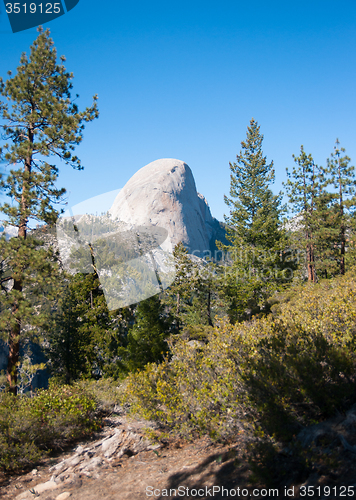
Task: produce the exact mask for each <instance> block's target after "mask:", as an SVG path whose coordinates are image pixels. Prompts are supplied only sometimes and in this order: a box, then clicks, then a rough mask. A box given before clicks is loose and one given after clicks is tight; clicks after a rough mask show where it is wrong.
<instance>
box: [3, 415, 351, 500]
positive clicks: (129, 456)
mask: <svg viewBox="0 0 356 500" xmlns="http://www.w3.org/2000/svg"><path fill="white" fill-rule="evenodd" d="M155 427H156V426H155V424H153V423H148V422H146V421H139V420H130V419H128V417H127V416H125V415H124V414H122V415H118V416H112V417H110V418H107V419H106V420H105V426H104V428H103V430H102V432H101V433H100V434H98V435H96V436H94V438H93V439H92V440H90V441H87V442H85V443H82V444H80V445H79V446H77V447H75V448H74V449H73V450H70V451H69V452H68V453H66V454H63V455H61V456H59V457H57V458H51V459H48V460H47V461H46V462H45V463H43V464H42V465H41V466H38V467H37V468H36V469H34V470H32V471H30V472H28V473H26V474H22V475H20V476H2V477H0V480H1V482H0V497H1V498H2V499H3V500H10V499H11V500H13V499H15V500H29V499H31V500H32V499H37V498H38V499H39V500H65V499H67V498H70V499H71V500H101V499H103V500H104V499H105V500H125V499H129V498H130V499H131V498H134V499H135V500H143V499H147V498H150V497H152V498H155V499H157V498H158V499H161V500H163V499H164V498H175V497H177V498H203V499H208V498H215V499H216V500H218V499H221V500H222V499H225V498H233V497H235V498H239V497H240V498H241V497H242V498H243V497H246V496H248V497H253V498H271V497H272V496H274V497H276V496H277V493H276V492H272V490H269V489H268V488H270V487H271V486H268V485H267V483H270V484H272V483H274V485H275V486H278V488H279V490H278V497H279V498H302V497H303V496H307V497H313V498H324V499H326V498H328V499H330V498H347V497H352V496H356V447H355V444H354V443H355V441H356V433H355V429H356V408H353V409H351V410H350V412H348V413H347V414H346V415H344V416H339V417H337V418H335V419H333V420H330V421H329V422H324V423H322V424H318V425H315V426H311V427H310V428H308V429H305V430H303V431H302V433H301V434H300V436H299V443H300V445H301V447H302V454H301V455H300V454H299V455H298V457H296V455H295V451H293V449H291V448H283V449H280V450H279V451H278V452H276V451H274V453H272V454H271V453H269V451H268V450H267V449H266V448H263V447H262V448H261V450H262V451H261V452H260V455H259V454H258V453H257V454H256V452H255V453H252V454H251V445H252V446H253V445H255V444H256V443H255V442H253V439H252V441H251V437H248V436H246V435H244V434H243V433H241V434H240V435H238V436H236V439H234V440H233V442H230V443H229V444H226V443H225V444H221V443H220V444H219V443H214V442H212V441H211V440H210V439H209V438H208V437H202V438H200V439H197V440H195V441H194V442H184V441H180V440H163V441H160V442H156V443H155V442H151V441H150V440H149V439H148V438H147V431H146V429H147V428H151V429H153V430H154V429H155ZM303 450H305V453H304V451H303ZM303 453H304V455H305V457H306V462H307V461H308V460H309V465H308V464H307V465H306V464H304V465H303V466H301V459H300V457H301V456H303ZM251 457H254V465H252V466H251ZM259 467H260V469H259ZM279 473H280V479H281V480H280V481H279V480H278V474H279ZM282 476H283V478H282ZM263 478H265V483H263V481H264V479H263ZM213 487H215V489H213ZM303 487H305V488H304V489H303ZM308 487H309V490H308ZM222 488H225V490H223V489H222ZM285 488H287V489H288V494H287V490H286V489H285ZM231 490H233V492H232V493H231ZM303 492H305V493H306V494H305V495H303ZM352 492H353V494H352Z"/></svg>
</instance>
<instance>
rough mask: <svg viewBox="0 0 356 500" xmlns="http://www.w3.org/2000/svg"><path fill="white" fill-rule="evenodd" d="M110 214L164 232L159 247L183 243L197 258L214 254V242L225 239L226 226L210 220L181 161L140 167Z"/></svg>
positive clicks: (205, 206)
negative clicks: (166, 233)
mask: <svg viewBox="0 0 356 500" xmlns="http://www.w3.org/2000/svg"><path fill="white" fill-rule="evenodd" d="M109 213H110V215H111V217H112V218H113V219H117V220H120V221H122V222H125V223H126V224H129V225H131V226H132V227H133V226H157V227H161V228H164V229H166V230H167V231H168V238H167V240H166V242H165V243H164V244H163V245H162V247H164V248H165V250H167V251H170V252H171V251H172V250H173V248H174V246H175V245H176V244H177V243H179V242H183V244H184V245H185V246H186V247H187V249H188V251H189V253H191V254H194V255H196V256H198V257H204V256H206V255H209V254H210V255H211V254H212V255H214V252H215V250H216V245H215V240H217V239H218V240H223V241H224V240H225V227H224V226H225V225H224V224H223V223H221V222H219V221H218V220H217V219H215V218H214V217H212V215H211V212H210V208H209V205H208V202H207V200H206V199H205V198H204V196H203V195H201V194H200V193H198V192H197V190H196V186H195V181H194V177H193V174H192V171H191V169H190V168H189V166H188V165H187V164H186V163H184V162H183V161H180V160H175V159H171V158H165V159H160V160H156V161H154V162H152V163H149V164H148V165H146V166H145V167H143V168H141V169H140V170H139V171H138V172H136V174H134V175H133V176H132V177H131V179H129V181H128V182H127V184H126V185H125V186H124V188H123V189H121V191H120V192H119V194H118V195H117V197H116V199H115V201H114V203H113V205H112V207H111V209H110V211H109Z"/></svg>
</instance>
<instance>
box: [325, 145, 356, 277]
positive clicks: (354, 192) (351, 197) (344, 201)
mask: <svg viewBox="0 0 356 500" xmlns="http://www.w3.org/2000/svg"><path fill="white" fill-rule="evenodd" d="M339 146H340V143H339V140H338V139H336V142H335V146H334V152H333V153H331V155H330V158H329V159H328V160H327V165H328V170H329V174H330V177H331V180H330V182H331V183H332V185H333V187H334V188H335V190H336V193H334V196H333V198H334V203H333V208H334V211H336V213H337V219H336V220H337V225H336V230H337V232H338V238H337V239H336V241H335V248H336V249H337V250H338V257H339V265H340V274H345V268H346V266H345V253H346V246H347V239H348V238H347V233H348V232H349V231H350V230H351V226H352V222H351V221H352V215H353V212H354V209H355V206H356V177H355V167H354V166H352V165H349V164H350V162H351V159H350V158H349V157H348V156H347V155H343V156H341V154H342V153H345V149H344V148H340V147H339Z"/></svg>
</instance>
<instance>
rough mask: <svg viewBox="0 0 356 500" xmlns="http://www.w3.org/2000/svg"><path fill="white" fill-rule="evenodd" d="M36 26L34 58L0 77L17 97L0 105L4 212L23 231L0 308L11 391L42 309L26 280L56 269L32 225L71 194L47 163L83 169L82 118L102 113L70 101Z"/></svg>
mask: <svg viewBox="0 0 356 500" xmlns="http://www.w3.org/2000/svg"><path fill="white" fill-rule="evenodd" d="M38 31H39V36H38V37H37V39H36V40H35V41H34V43H33V45H32V46H31V52H30V55H29V57H27V55H26V54H25V53H23V54H22V56H21V59H20V65H19V67H18V68H17V73H16V75H14V76H11V73H9V78H8V80H7V81H6V82H4V81H3V80H2V79H0V94H1V95H2V96H3V97H5V98H6V99H7V100H8V101H10V102H11V106H10V107H9V105H8V103H7V102H4V103H2V105H1V114H2V118H3V120H4V122H5V123H4V125H2V128H3V138H4V140H5V141H6V142H5V144H4V145H3V147H2V148H1V150H0V160H6V161H7V163H8V164H9V165H11V164H12V165H14V168H13V169H12V170H10V173H9V174H8V175H7V177H6V178H5V179H3V180H2V181H1V187H2V188H3V189H4V191H5V193H6V195H7V196H9V197H10V198H11V199H12V204H10V203H4V204H3V205H2V206H1V211H2V212H4V213H5V214H6V215H7V216H8V223H9V224H10V225H11V226H14V227H17V228H18V238H16V239H17V240H18V242H16V243H14V242H12V243H11V244H10V245H8V246H7V249H6V252H7V255H8V257H7V259H8V262H9V263H11V266H10V265H9V266H8V269H9V270H10V271H11V273H12V288H11V290H10V291H7V292H5V295H6V307H4V308H3V309H2V322H3V324H4V322H5V323H6V328H5V330H3V331H5V332H7V341H8V344H9V360H8V370H7V379H8V382H9V386H10V391H11V392H13V393H16V380H17V374H16V366H17V363H18V359H19V349H20V343H21V338H23V336H27V335H28V334H29V324H31V321H33V320H34V318H35V317H36V316H38V313H39V310H38V309H37V310H36V312H35V311H34V310H33V309H31V307H33V306H31V304H30V302H31V300H29V291H28V288H27V287H28V281H29V280H30V279H32V278H33V277H34V276H36V279H38V280H39V281H41V279H40V275H41V273H44V272H46V273H47V275H46V279H47V281H49V280H50V277H51V274H52V272H51V270H50V269H42V268H41V266H42V264H43V265H45V264H46V263H47V264H50V262H51V260H53V256H51V255H50V253H49V254H48V255H47V256H46V255H45V252H46V250H45V248H44V247H43V248H42V250H43V251H42V252H37V250H36V247H38V246H39V243H38V242H36V241H35V240H31V243H28V242H29V239H28V238H27V233H28V230H29V228H30V226H29V224H30V221H32V220H35V221H38V222H39V223H45V224H49V225H50V224H54V223H55V222H56V220H57V216H58V210H57V209H56V207H55V205H56V204H57V203H59V202H60V201H61V200H62V197H63V195H64V193H65V189H59V188H57V187H56V185H55V183H56V180H57V177H58V167H56V165H54V164H49V163H48V162H47V158H49V157H51V156H54V157H56V158H60V159H61V160H63V161H64V162H65V163H66V164H68V165H71V166H72V167H73V168H75V169H79V170H80V169H82V168H83V167H82V165H81V162H80V160H79V158H78V157H77V156H75V155H74V149H75V147H76V146H77V145H78V144H79V143H80V142H81V140H82V132H83V129H84V123H85V122H89V121H91V120H93V119H94V118H96V117H97V116H98V110H97V105H96V96H95V97H94V102H93V105H92V106H91V107H89V108H86V109H85V110H84V111H82V112H79V110H78V106H77V104H76V103H75V102H74V101H73V100H71V92H70V91H71V89H72V83H71V80H72V78H73V75H72V74H71V73H68V72H67V71H66V69H65V67H64V65H63V62H64V61H65V58H64V57H61V58H60V60H61V63H60V64H58V63H57V54H56V49H55V47H54V44H53V41H52V39H51V38H50V37H49V31H48V30H46V31H43V30H42V28H39V30H38ZM3 246H5V242H3ZM16 247H18V248H19V249H21V262H20V261H19V259H17V260H16V259H15V258H14V256H13V255H12V254H13V252H15V251H16ZM31 266H32V270H31V269H30V268H31ZM48 285H49V283H47V286H48ZM36 321H37V320H36Z"/></svg>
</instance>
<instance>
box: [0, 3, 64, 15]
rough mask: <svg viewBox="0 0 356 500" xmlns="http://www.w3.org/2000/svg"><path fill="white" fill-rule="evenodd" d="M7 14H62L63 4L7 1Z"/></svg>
mask: <svg viewBox="0 0 356 500" xmlns="http://www.w3.org/2000/svg"><path fill="white" fill-rule="evenodd" d="M5 7H6V13H7V14H27V13H29V14H36V12H37V13H40V14H60V12H61V4H60V3H58V2H56V3H39V4H36V3H33V2H32V3H20V2H16V3H10V2H9V3H7V4H6V5H5Z"/></svg>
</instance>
